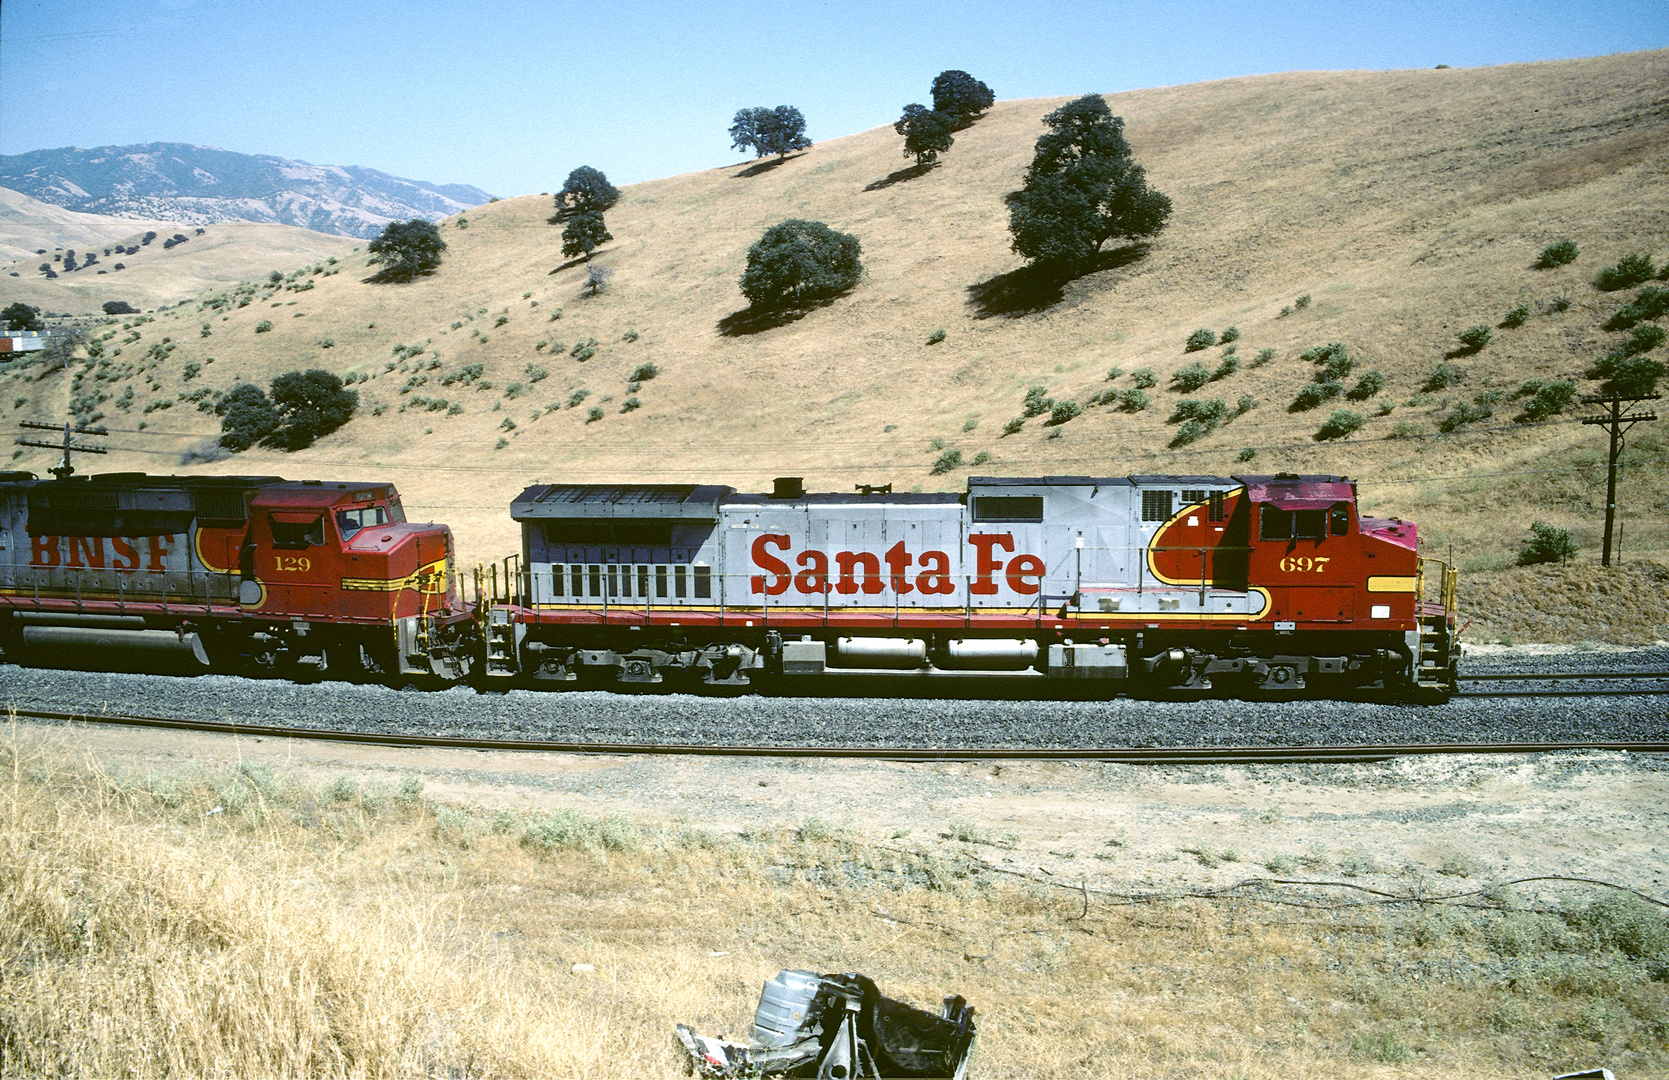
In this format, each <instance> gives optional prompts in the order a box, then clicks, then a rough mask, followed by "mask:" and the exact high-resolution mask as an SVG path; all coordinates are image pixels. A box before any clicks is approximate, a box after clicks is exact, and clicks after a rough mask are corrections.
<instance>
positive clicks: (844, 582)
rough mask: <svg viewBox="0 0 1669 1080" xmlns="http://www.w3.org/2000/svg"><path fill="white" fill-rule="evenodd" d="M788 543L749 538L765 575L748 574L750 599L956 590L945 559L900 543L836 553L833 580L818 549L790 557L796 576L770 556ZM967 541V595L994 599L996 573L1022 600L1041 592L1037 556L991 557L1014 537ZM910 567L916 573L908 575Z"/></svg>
mask: <svg viewBox="0 0 1669 1080" xmlns="http://www.w3.org/2000/svg"><path fill="white" fill-rule="evenodd" d="M792 543H793V541H792V540H791V539H790V538H789V536H788V535H787V534H786V533H761V534H760V535H759V536H758V537H756V538H755V539H754V541H753V548H752V555H753V565H754V566H756V567H758V568H759V569H761V570H763V571H765V573H763V574H755V575H754V576H753V582H752V587H753V593H754V595H756V596H757V595H765V596H781V595H782V594H783V593H785V592H787V591H788V589H789V587H790V586H792V587H793V589H794V591H796V592H798V593H801V594H802V595H806V596H817V595H822V594H824V593H829V592H835V593H839V594H840V595H842V596H853V595H855V594H857V593H860V592H862V593H865V594H867V595H871V596H873V595H875V594H876V593H882V592H885V591H886V590H887V589H888V588H889V587H890V588H891V589H892V591H893V592H895V593H898V594H899V595H906V594H909V593H923V594H925V595H928V596H945V595H949V594H951V593H954V592H955V591H956V583H955V582H954V581H952V580H951V576H950V555H949V554H948V553H946V552H943V551H924V552H922V553H921V554H920V555H919V556H918V555H912V554H911V553H910V552H909V551H907V550H906V549H905V547H904V541H902V540H900V541H899V542H898V543H896V544H894V545H893V546H892V547H890V548H888V549H887V552H886V554H885V555H876V554H874V553H873V552H868V551H837V552H835V555H834V566H835V570H836V571H837V573H838V576H836V577H834V579H833V580H832V581H831V580H830V573H829V556H828V555H827V554H825V553H823V552H821V551H815V550H808V551H802V552H800V553H799V554H798V555H797V556H795V558H794V564H795V565H796V566H798V567H799V571H798V572H797V573H796V572H795V571H794V570H793V569H792V568H790V567H789V565H788V564H787V563H786V562H784V561H783V560H782V559H780V558H778V557H777V556H776V555H775V554H774V553H773V549H775V550H776V551H781V552H783V553H787V551H788V550H789V547H790V545H791V544H792ZM968 543H969V544H971V545H973V548H974V553H975V560H974V568H975V572H974V576H973V579H972V580H971V581H970V582H969V583H968V591H969V592H971V593H973V594H974V595H975V596H995V595H996V593H997V589H998V585H997V582H996V581H995V580H994V578H993V575H994V574H996V573H998V572H1001V573H1002V574H1003V576H1004V578H1005V579H1006V580H1007V583H1008V587H1009V588H1010V589H1012V590H1014V591H1015V592H1017V593H1020V594H1021V595H1023V596H1033V595H1036V593H1037V592H1038V589H1039V588H1040V585H1039V580H1038V579H1040V578H1042V576H1043V570H1044V567H1043V560H1042V559H1040V558H1038V557H1037V556H1036V555H1016V556H1015V557H1014V558H1012V559H1010V560H1008V561H1007V562H1006V563H1005V562H1004V561H1003V559H1002V557H1001V556H1000V555H997V554H995V552H996V551H997V550H999V549H1000V550H1001V551H1005V552H1008V551H1013V550H1014V537H1012V536H1009V535H1008V534H1006V533H970V534H969V535H968ZM883 561H885V562H886V564H887V572H886V573H885V574H883V573H882V572H881V563H882V562H883ZM912 566H913V567H914V568H915V569H916V570H917V573H916V574H914V575H913V576H912V575H911V574H910V570H911V568H912ZM1028 579H1030V580H1028Z"/></svg>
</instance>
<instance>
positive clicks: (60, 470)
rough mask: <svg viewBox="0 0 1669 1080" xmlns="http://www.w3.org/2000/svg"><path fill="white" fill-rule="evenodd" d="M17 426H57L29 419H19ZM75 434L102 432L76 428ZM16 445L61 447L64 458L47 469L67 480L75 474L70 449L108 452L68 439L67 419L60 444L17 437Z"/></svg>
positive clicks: (42, 428) (54, 428)
mask: <svg viewBox="0 0 1669 1080" xmlns="http://www.w3.org/2000/svg"><path fill="white" fill-rule="evenodd" d="M17 426H18V427H25V428H34V429H35V430H36V431H57V430H58V426H57V425H56V424H37V423H35V422H33V421H31V420H19V421H18V424H17ZM75 434H77V435H103V434H104V432H102V431H84V430H77V431H76V432H75ZM17 445H18V446H39V447H43V448H45V449H47V450H58V449H62V450H63V451H64V460H62V461H60V462H59V463H58V464H56V465H54V466H53V467H52V468H51V469H50V470H49V471H50V472H51V473H52V475H53V476H56V477H57V478H58V479H60V480H68V479H69V478H70V477H71V476H74V475H75V466H74V465H71V464H70V451H72V450H73V451H75V452H77V453H81V454H103V453H107V452H108V451H106V450H105V449H104V448H103V447H99V446H80V445H77V444H76V443H73V442H71V441H70V424H69V421H68V420H66V421H64V441H63V442H62V443H61V444H60V443H49V442H30V441H29V440H28V439H19V440H17Z"/></svg>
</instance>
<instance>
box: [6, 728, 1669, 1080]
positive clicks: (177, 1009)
mask: <svg viewBox="0 0 1669 1080" xmlns="http://www.w3.org/2000/svg"><path fill="white" fill-rule="evenodd" d="M19 745H20V744H18V743H17V742H16V741H15V740H13V741H11V742H9V743H7V744H6V745H5V747H4V752H3V755H0V766H3V770H4V771H3V773H0V775H3V776H4V777H5V782H4V787H5V789H6V790H5V791H4V793H3V795H0V812H3V815H4V820H3V821H0V843H3V844H4V851H5V857H4V859H3V860H0V864H3V865H0V874H3V875H4V881H5V886H4V888H3V889H0V927H3V929H0V935H3V937H4V947H3V948H0V965H3V967H0V1033H3V1046H4V1053H5V1065H6V1070H5V1071H6V1073H7V1075H18V1076H32V1075H47V1074H53V1075H61V1074H71V1075H130V1076H208V1075H262V1076H300V1075H307V1076H409V1075H421V1074H428V1075H454V1076H498V1075H511V1076H520V1075H544V1076H558V1075H560V1076H599V1077H601V1076H633V1077H637V1076H673V1075H678V1074H679V1073H680V1071H681V1066H680V1062H679V1060H678V1057H677V1054H676V1053H675V1052H674V1049H673V1043H672V1038H671V1031H672V1025H673V1024H674V1023H676V1022H679V1021H685V1022H690V1023H693V1024H695V1025H696V1026H697V1027H698V1028H700V1029H702V1030H705V1031H708V1032H712V1033H719V1032H728V1033H730V1034H732V1035H745V1032H746V1024H747V1023H748V1021H749V1019H750V1018H751V1012H752V1007H753V1004H754V1002H755V1000H756V998H757V995H758V991H759V986H760V984H761V983H762V982H763V980H764V979H766V978H767V977H769V975H771V974H772V973H774V971H775V970H776V969H777V968H778V967H782V966H809V967H814V968H819V969H823V970H860V971H864V972H866V973H868V974H870V975H872V976H873V977H874V978H876V979H877V981H878V982H879V983H880V984H881V986H882V987H883V988H884V989H885V990H886V991H888V992H890V993H892V994H893V995H895V996H898V997H901V998H904V999H906V1000H911V1001H914V1002H917V1003H919V1004H926V1005H929V1006H930V1005H931V1004H932V1003H934V1002H935V1001H936V1000H937V999H938V997H939V996H940V995H941V994H945V993H951V992H959V993H963V994H965V995H966V996H967V997H968V998H969V999H970V1000H972V1001H973V1002H974V1003H975V1005H976V1006H977V1007H978V1008H979V1010H980V1016H981V1021H980V1022H981V1026H982V1034H981V1041H980V1045H979V1049H978V1056H977V1058H976V1063H975V1072H974V1075H977V1076H981V1077H1022V1076H1050V1077H1059V1076H1086V1077H1088V1076H1107V1075H1124V1076H1166V1077H1207V1076H1209V1077H1224V1076H1234V1077H1243V1078H1264V1077H1269V1078H1273V1077H1283V1078H1288V1077H1299V1078H1303V1077H1317V1078H1319V1077H1324V1076H1325V1077H1391V1076H1405V1075H1411V1073H1410V1072H1409V1070H1411V1069H1417V1070H1419V1071H1420V1072H1421V1073H1422V1074H1425V1075H1432V1074H1437V1075H1462V1074H1464V1075H1469V1076H1501V1077H1505V1076H1538V1077H1539V1076H1544V1075H1546V1074H1547V1073H1548V1072H1550V1071H1557V1070H1559V1069H1563V1068H1565V1067H1567V1066H1574V1065H1579V1064H1584V1063H1588V1062H1594V1061H1604V1062H1606V1063H1607V1064H1609V1065H1610V1066H1611V1067H1612V1068H1613V1069H1614V1070H1615V1071H1616V1072H1617V1073H1618V1075H1619V1076H1640V1075H1648V1074H1653V1073H1657V1072H1661V1071H1662V1070H1663V1069H1664V1067H1665V1066H1666V1065H1669V1032H1666V1028H1665V1024H1664V1021H1663V1017H1664V1016H1665V1015H1669V989H1666V983H1665V963H1666V962H1669V927H1666V926H1665V924H1664V921H1663V918H1662V915H1661V912H1659V911H1657V910H1656V909H1649V908H1645V907H1644V906H1643V904H1642V902H1638V901H1633V900H1632V899H1631V898H1628V897H1625V896H1623V894H1615V896H1616V897H1620V898H1621V899H1612V900H1602V901H1601V906H1596V905H1595V902H1594V895H1595V894H1593V893H1588V892H1580V891H1578V892H1573V893H1571V894H1570V897H1569V904H1568V910H1564V911H1560V912H1556V913H1541V912H1526V911H1508V910H1505V907H1502V908H1492V907H1491V906H1490V905H1489V903H1488V902H1486V901H1485V900H1483V899H1482V898H1480V897H1478V896H1473V897H1472V898H1471V899H1470V900H1469V901H1468V903H1470V904H1476V905H1480V906H1478V907H1468V906H1454V905H1442V904H1428V905H1425V906H1424V907H1417V906H1415V905H1398V906H1383V905H1372V904H1369V905H1356V904H1349V905H1346V906H1333V904H1334V902H1335V901H1336V900H1337V899H1338V898H1339V896H1340V895H1341V891H1340V890H1280V891H1276V890H1274V889H1272V888H1270V887H1268V886H1261V887H1249V888H1245V889H1240V890H1235V891H1232V892H1230V893H1227V894H1224V895H1222V896H1219V897H1217V898H1215V899H1203V898H1199V897H1186V896H1180V895H1177V896H1170V897H1164V896H1148V897H1143V898H1141V900H1142V901H1143V902H1139V903H1128V902H1127V901H1126V900H1125V899H1124V898H1119V897H1115V896H1112V895H1108V894H1101V893H1095V892H1089V891H1082V892H1081V891H1079V890H1078V889H1077V888H1074V887H1071V886H1070V883H1061V882H1051V881H1042V880H1032V879H1029V878H1026V877H1023V876H1020V875H1015V874H1003V873H998V872H995V871H994V870H993V869H992V868H990V867H989V866H987V865H985V864H983V863H982V862H980V861H979V859H978V857H977V850H976V849H975V848H973V847H971V846H970V847H969V848H968V850H967V851H965V852H963V853H961V854H958V855H955V856H949V857H947V856H943V855H934V854H932V853H930V852H928V853H918V852H916V851H912V850H909V849H907V848H906V847H905V846H902V845H897V844H894V845H885V844H875V843H863V842H860V841H858V840H856V839H855V838H853V837H852V836H851V835H849V834H845V833H843V832H842V831H841V830H839V829H835V828H829V827H824V828H821V829H814V828H804V829H795V828H791V827H789V826H788V825H787V824H786V823H785V824H784V826H783V827H781V828H777V829H770V830H760V831H757V832H754V833H752V834H749V835H747V836H745V837H743V838H741V839H737V838H735V837H720V836H716V835H714V834H712V833H709V832H707V831H705V830H703V829H702V828H700V827H699V826H698V825H696V824H693V823H686V824H683V825H677V826H672V827H655V828H640V827H637V826H634V825H632V824H631V823H630V822H625V821H622V820H619V819H616V820H614V821H612V822H610V821H608V820H602V819H588V818H585V817H584V816H583V815H574V814H568V815H567V816H566V817H563V818H562V819H561V820H557V819H556V818H538V817H532V816H518V815H515V814H510V813H505V812H497V813H489V812H486V811H481V810H475V809H471V808H469V807H464V806H456V805H446V804H436V803H433V802H431V801H428V800H426V799H424V798H423V797H422V795H421V793H420V791H419V790H418V788H419V785H417V784H415V783H407V784H403V785H398V786H394V785H377V784H364V783H361V782H358V781H356V780H354V779H352V778H350V777H342V778H338V779H337V780H334V781H332V782H330V783H327V784H325V785H324V786H323V787H322V788H308V787H304V786H302V785H300V784H298V783H296V782H294V781H293V780H290V779H287V778H286V777H285V776H283V775H274V774H272V773H271V772H269V771H267V770H265V769H264V768H262V767H260V766H256V765H246V766H245V767H244V768H243V769H241V770H240V771H236V772H233V771H220V770H215V769H211V768H208V767H198V768H196V769H194V770H191V771H189V772H184V773H179V774H172V775H166V776H159V775H154V774H150V775H124V774H120V773H117V774H107V773H101V772H99V771H98V770H97V769H94V768H92V767H90V766H89V765H87V764H86V763H82V762H77V761H72V760H70V759H69V758H68V757H67V756H66V755H64V754H63V753H62V752H61V751H52V750H45V751H40V750H29V751H21V752H20V751H19V750H18V749H17V748H18V746H19ZM812 837H818V839H812ZM1063 885H1065V886H1066V887H1062V886H1063ZM1481 887H1482V886H1481V885H1479V886H1471V885H1468V886H1465V887H1461V888H1456V889H1454V890H1452V891H1455V892H1461V891H1473V890H1474V889H1475V888H1481ZM1487 895H1488V896H1489V898H1490V900H1491V901H1492V902H1496V903H1499V904H1502V905H1507V906H1510V904H1509V903H1508V902H1509V901H1510V900H1511V899H1512V896H1513V894H1512V891H1511V890H1503V889H1500V888H1499V887H1497V888H1495V889H1493V890H1492V891H1491V892H1490V893H1488V894H1487ZM1276 901H1284V903H1277V902H1276ZM1312 905H1319V906H1312ZM1604 905H1609V906H1604ZM1596 912H1598V914H1596ZM1608 920H1609V921H1608ZM1630 935H1632V936H1630ZM1654 935H1655V936H1654ZM583 965H589V970H588V969H586V968H585V967H583Z"/></svg>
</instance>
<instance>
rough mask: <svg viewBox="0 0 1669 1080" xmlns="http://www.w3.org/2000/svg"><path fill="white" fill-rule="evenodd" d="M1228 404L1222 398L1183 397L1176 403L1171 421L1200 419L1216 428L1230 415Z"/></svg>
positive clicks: (1209, 426) (1201, 421)
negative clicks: (1203, 399)
mask: <svg viewBox="0 0 1669 1080" xmlns="http://www.w3.org/2000/svg"><path fill="white" fill-rule="evenodd" d="M1228 411H1229V409H1228V406H1227V405H1226V404H1224V402H1223V400H1222V399H1221V398H1211V399H1210V400H1207V401H1196V400H1195V399H1193V398H1183V399H1182V400H1181V401H1179V402H1177V403H1176V408H1175V409H1174V410H1172V412H1171V418H1170V420H1169V423H1172V424H1174V423H1177V422H1178V421H1186V420H1198V421H1199V422H1200V423H1202V424H1204V425H1206V426H1207V427H1208V428H1214V427H1216V426H1217V425H1218V424H1219V423H1221V422H1222V420H1223V417H1225V416H1226V415H1228Z"/></svg>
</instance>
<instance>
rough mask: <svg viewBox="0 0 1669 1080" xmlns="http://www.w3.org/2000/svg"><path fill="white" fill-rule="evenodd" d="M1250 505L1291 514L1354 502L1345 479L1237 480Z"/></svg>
mask: <svg viewBox="0 0 1669 1080" xmlns="http://www.w3.org/2000/svg"><path fill="white" fill-rule="evenodd" d="M1235 479H1236V480H1239V481H1240V482H1241V483H1243V484H1245V485H1246V495H1247V497H1248V498H1250V499H1251V500H1252V501H1253V502H1261V503H1273V504H1275V505H1278V506H1284V507H1286V508H1288V509H1291V510H1322V509H1325V508H1327V507H1329V506H1331V505H1333V504H1334V503H1336V502H1355V501H1356V485H1355V484H1353V483H1351V481H1350V478H1349V477H1347V476H1297V475H1295V474H1293V473H1279V474H1277V475H1275V476H1237V477H1235Z"/></svg>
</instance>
